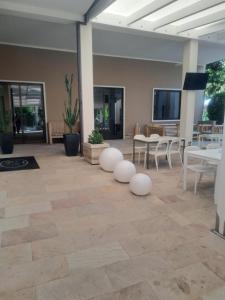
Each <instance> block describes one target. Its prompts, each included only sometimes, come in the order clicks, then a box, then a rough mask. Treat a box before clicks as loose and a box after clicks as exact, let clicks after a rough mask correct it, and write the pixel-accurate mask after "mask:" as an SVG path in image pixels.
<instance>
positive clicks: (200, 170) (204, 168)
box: [185, 146, 216, 194]
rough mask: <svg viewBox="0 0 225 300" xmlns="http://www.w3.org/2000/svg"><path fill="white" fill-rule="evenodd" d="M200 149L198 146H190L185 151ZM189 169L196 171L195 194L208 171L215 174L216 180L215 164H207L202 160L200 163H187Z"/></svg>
mask: <svg viewBox="0 0 225 300" xmlns="http://www.w3.org/2000/svg"><path fill="white" fill-rule="evenodd" d="M198 150H200V148H199V147H198V146H188V147H186V148H185V153H187V152H188V151H198ZM187 169H188V170H191V171H192V172H194V173H195V183H194V194H196V193H197V186H198V183H199V182H200V181H201V179H202V176H203V175H204V174H206V173H208V174H213V175H214V180H215V176H216V167H215V166H211V165H208V164H205V163H203V162H202V161H200V163H198V164H190V165H187Z"/></svg>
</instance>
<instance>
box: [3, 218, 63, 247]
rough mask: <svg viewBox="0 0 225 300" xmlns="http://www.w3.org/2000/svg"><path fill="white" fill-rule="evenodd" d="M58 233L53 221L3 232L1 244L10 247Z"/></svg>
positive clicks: (50, 236)
mask: <svg viewBox="0 0 225 300" xmlns="http://www.w3.org/2000/svg"><path fill="white" fill-rule="evenodd" d="M57 235H58V231H57V229H56V226H55V225H54V224H51V223H49V224H43V225H36V226H29V227H24V228H20V229H13V230H8V231H4V232H3V233H2V237H1V246H2V247H8V246H12V245H17V244H22V243H29V242H32V241H36V240H43V239H48V238H52V237H54V236H57Z"/></svg>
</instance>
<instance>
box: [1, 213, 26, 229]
mask: <svg viewBox="0 0 225 300" xmlns="http://www.w3.org/2000/svg"><path fill="white" fill-rule="evenodd" d="M27 226H29V218H28V216H18V217H12V218H3V219H0V232H3V231H7V230H12V229H19V228H24V227H27Z"/></svg>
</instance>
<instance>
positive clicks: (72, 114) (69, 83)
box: [63, 74, 80, 133]
mask: <svg viewBox="0 0 225 300" xmlns="http://www.w3.org/2000/svg"><path fill="white" fill-rule="evenodd" d="M65 87H66V92H67V96H68V97H67V101H66V102H65V114H64V115H63V117H64V122H65V123H66V125H67V126H68V128H69V131H70V133H72V132H73V127H74V125H75V124H76V123H77V122H78V119H79V112H80V109H79V101H78V99H76V100H75V103H73V101H72V93H73V74H71V75H70V78H69V77H68V75H66V76H65Z"/></svg>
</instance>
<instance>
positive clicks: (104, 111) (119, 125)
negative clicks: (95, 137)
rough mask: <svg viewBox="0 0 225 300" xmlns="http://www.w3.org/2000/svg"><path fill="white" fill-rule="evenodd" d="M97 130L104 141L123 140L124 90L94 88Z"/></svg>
mask: <svg viewBox="0 0 225 300" xmlns="http://www.w3.org/2000/svg"><path fill="white" fill-rule="evenodd" d="M94 117H95V128H98V129H99V130H100V132H101V133H102V134H103V137H104V139H122V138H123V89H122V88H112V87H95V88H94Z"/></svg>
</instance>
